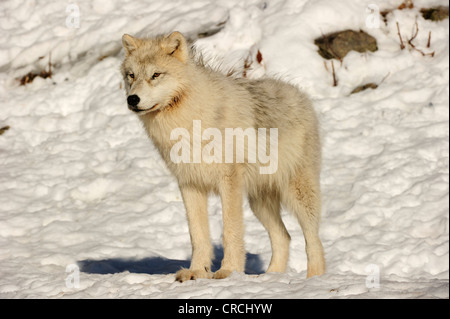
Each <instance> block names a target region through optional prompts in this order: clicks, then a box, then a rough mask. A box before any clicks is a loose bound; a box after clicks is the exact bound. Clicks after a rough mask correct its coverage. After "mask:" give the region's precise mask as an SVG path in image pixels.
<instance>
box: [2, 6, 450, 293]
mask: <svg viewBox="0 0 450 319" xmlns="http://www.w3.org/2000/svg"><path fill="white" fill-rule="evenodd" d="M401 2H402V1H400V0H391V1H387V0H386V1H373V0H364V1H359V0H358V1H356V0H345V1H344V0H342V1H332V0H314V1H312V0H311V1H307V0H272V1H270V0H267V1H262V0H252V1H240V0H229V1H228V0H227V1H213V0H197V1H192V2H186V1H168V0H158V1H156V0H153V1H139V2H138V1H131V0H127V1H106V0H96V1H81V0H80V1H76V2H72V4H71V5H69V2H68V1H45V2H39V1H32V0H26V1H13V0H8V1H1V3H0V30H1V34H2V36H1V37H0V83H1V85H0V103H1V110H0V128H2V127H5V126H9V127H10V128H9V130H5V131H4V132H3V134H2V135H0V298H92V297H98V298H103V297H106V298H109V297H113V298H141V297H145V298H448V297H449V286H448V282H449V62H448V59H449V20H448V19H445V20H443V21H441V22H432V21H429V20H424V19H423V18H422V16H421V14H420V11H419V10H420V8H422V7H430V6H432V5H439V4H443V5H447V6H448V1H444V0H442V1H438V0H436V1H435V0H432V1H425V0H414V4H415V7H414V8H413V9H406V10H393V11H392V12H391V13H390V14H388V15H387V16H386V18H387V23H386V24H385V23H384V22H383V21H382V20H381V21H380V25H379V27H378V28H373V26H376V25H374V22H376V21H377V20H376V19H377V18H379V15H378V14H376V11H377V10H378V9H379V10H387V9H395V8H397V7H398V6H399V5H400V4H401ZM373 3H375V4H376V5H375V7H374V6H372V5H371V6H369V5H370V4H373ZM368 8H372V11H371V10H369V9H368ZM373 10H375V11H373ZM374 12H375V13H374ZM374 14H375V16H373V15H374ZM371 15H372V16H371ZM373 18H375V20H374V19H373ZM415 21H417V25H418V28H419V32H418V34H417V37H416V38H415V39H414V40H413V43H414V45H415V46H416V48H417V49H419V50H421V51H423V52H424V53H429V52H432V51H434V52H435V54H434V57H431V56H422V54H421V53H420V52H419V51H418V50H414V49H412V48H411V46H409V45H408V44H407V43H406V48H405V49H404V50H401V49H400V41H399V36H398V34H397V27H396V22H398V23H399V26H400V30H401V33H402V36H403V39H405V41H406V42H407V40H408V39H410V38H411V37H412V34H413V33H414V24H415ZM218 24H220V27H222V29H221V30H220V32H218V33H216V34H214V35H212V36H209V37H205V38H201V39H198V41H197V45H198V47H200V48H202V49H203V50H204V52H205V54H206V55H207V56H212V57H217V59H218V60H219V61H222V64H223V65H228V66H230V65H231V66H234V67H239V66H241V65H243V60H244V59H245V58H246V57H247V56H248V55H249V52H251V55H252V56H254V55H255V54H256V52H257V51H258V50H259V51H260V52H261V55H262V58H263V61H262V62H263V64H264V66H261V65H258V63H256V62H255V63H254V64H253V65H252V67H253V69H251V70H249V71H248V72H247V73H248V76H249V77H260V76H277V77H281V78H283V79H285V80H287V81H290V82H291V83H294V84H296V85H298V86H299V87H301V88H303V89H304V90H305V91H307V92H308V93H309V94H310V95H311V97H312V99H313V100H314V103H315V108H316V110H317V113H318V114H319V117H320V120H321V128H322V135H323V154H324V160H323V173H322V190H323V218H322V224H321V231H320V233H321V237H322V240H323V244H324V248H325V253H326V259H327V273H326V274H325V275H323V276H321V277H315V278H311V279H305V276H306V256H305V252H304V241H303V236H302V233H301V229H300V227H299V226H298V224H297V222H296V221H295V220H294V218H293V217H292V216H290V215H288V214H287V213H283V219H284V221H285V223H286V226H287V228H288V230H289V232H290V234H291V236H292V242H291V256H290V261H289V269H288V271H287V273H285V274H264V273H263V272H264V270H265V268H266V267H267V266H268V263H269V261H270V256H271V251H270V244H269V238H268V236H267V233H266V232H265V231H264V229H263V227H262V226H261V225H260V224H259V222H258V221H257V220H256V218H255V217H254V216H253V214H252V213H251V211H250V209H249V207H248V204H246V205H245V223H246V235H245V240H246V249H247V252H248V253H247V257H248V258H247V270H246V274H240V273H234V274H232V276H231V277H229V278H227V279H224V280H197V281H190V282H185V283H178V282H175V281H174V275H173V273H174V272H175V271H176V270H178V269H179V268H180V267H181V266H188V265H189V259H190V252H191V246H190V242H189V233H188V227H187V223H186V220H185V213H184V208H183V203H182V201H181V196H180V193H179V191H178V188H177V184H176V182H175V180H174V178H173V177H171V175H170V174H169V172H168V170H167V169H166V167H165V165H164V164H163V162H162V160H161V159H160V158H159V155H158V154H157V152H156V150H155V149H154V147H153V146H152V144H151V143H150V142H149V141H148V139H147V137H146V136H145V133H144V131H143V129H142V127H141V125H140V123H139V121H138V119H137V117H136V116H135V115H134V114H132V113H131V112H130V111H129V110H128V109H127V107H126V102H125V94H124V90H123V88H122V84H121V81H122V80H121V76H120V73H119V65H120V63H121V60H122V58H123V53H122V52H121V51H120V49H121V36H122V34H123V33H129V34H132V35H140V36H145V35H154V34H160V33H165V32H170V31H173V30H179V31H182V32H184V33H185V34H187V35H188V36H189V37H190V38H191V39H193V40H196V39H197V38H198V36H197V35H198V34H199V33H202V32H205V31H211V30H214V29H217V28H218V27H217V25H218ZM345 29H353V30H360V29H361V30H364V31H366V32H368V33H369V34H371V35H372V36H374V37H375V38H376V40H377V42H378V51H376V52H370V53H357V52H351V53H349V54H348V55H347V56H346V57H345V58H344V60H343V62H342V63H339V62H338V61H335V63H334V65H335V69H336V76H337V80H338V86H337V87H333V78H332V74H331V64H330V62H329V61H327V62H326V63H324V61H325V60H324V59H323V58H322V57H321V56H320V55H319V54H317V47H316V46H315V45H314V39H315V38H317V37H319V36H321V35H322V34H326V33H329V32H335V31H341V30H345ZM429 32H431V41H430V47H429V48H427V41H428V37H429ZM50 53H51V61H52V71H53V76H52V78H51V79H50V78H48V79H42V78H36V79H35V80H34V81H33V82H32V83H30V84H27V85H25V86H20V85H19V82H18V80H17V78H20V77H21V76H23V75H25V74H26V73H28V72H29V71H32V70H34V71H40V70H42V69H44V68H45V67H47V64H48V60H49V54H50ZM325 65H326V66H327V68H325ZM368 82H374V83H376V84H378V88H377V89H375V90H372V89H369V90H366V91H363V92H360V93H357V94H352V95H350V92H351V91H352V90H353V89H354V88H355V87H356V86H358V85H361V84H365V83H368ZM210 227H211V234H212V240H213V242H214V244H215V247H216V249H215V250H216V255H217V257H218V258H217V260H216V262H215V265H216V267H217V265H218V264H219V263H220V257H221V254H223V251H222V246H221V236H222V224H221V207H220V200H219V199H218V198H217V197H212V198H211V200H210Z"/></svg>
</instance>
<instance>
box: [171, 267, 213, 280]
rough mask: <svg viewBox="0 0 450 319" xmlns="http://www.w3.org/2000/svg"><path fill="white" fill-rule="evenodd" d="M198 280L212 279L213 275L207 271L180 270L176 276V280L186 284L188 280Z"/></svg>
mask: <svg viewBox="0 0 450 319" xmlns="http://www.w3.org/2000/svg"><path fill="white" fill-rule="evenodd" d="M198 278H212V273H211V272H210V271H208V270H206V269H194V270H191V269H186V268H183V269H180V270H178V271H177V273H176V274H175V280H176V281H179V282H184V281H187V280H195V279H198Z"/></svg>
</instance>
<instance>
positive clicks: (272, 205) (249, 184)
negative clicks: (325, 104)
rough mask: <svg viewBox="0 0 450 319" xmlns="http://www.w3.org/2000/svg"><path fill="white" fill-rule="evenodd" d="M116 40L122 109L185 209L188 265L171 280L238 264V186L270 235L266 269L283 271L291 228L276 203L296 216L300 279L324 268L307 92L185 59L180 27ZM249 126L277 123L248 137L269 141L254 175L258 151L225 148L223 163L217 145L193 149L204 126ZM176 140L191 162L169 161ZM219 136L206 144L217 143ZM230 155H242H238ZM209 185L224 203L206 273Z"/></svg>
mask: <svg viewBox="0 0 450 319" xmlns="http://www.w3.org/2000/svg"><path fill="white" fill-rule="evenodd" d="M122 43H123V47H124V49H125V55H126V57H125V60H124V61H123V64H122V66H121V71H122V74H123V78H124V81H125V88H126V93H127V102H128V108H129V109H130V110H131V111H133V112H134V113H136V114H137V115H138V116H139V119H140V120H141V121H142V123H143V125H144V128H145V130H146V131H147V134H148V136H149V137H150V139H151V140H152V141H153V143H154V145H155V146H156V148H157V149H158V151H159V153H160V154H161V156H162V158H163V159H164V161H165V162H166V164H167V166H168V168H169V169H170V171H171V172H172V173H173V174H174V175H175V177H176V178H177V180H178V184H179V188H180V191H181V195H182V198H183V201H184V206H185V208H186V214H187V221H188V224H189V231H190V237H191V243H192V260H191V265H190V268H189V269H181V270H179V271H178V272H177V273H176V279H177V280H178V281H186V280H191V279H196V278H216V279H220V278H225V277H227V276H229V275H230V274H231V273H232V272H233V271H238V272H243V271H244V267H245V248H244V239H243V237H244V222H243V200H244V195H245V194H246V195H247V196H248V201H249V204H250V207H251V209H252V210H253V212H254V214H255V215H256V217H257V218H258V219H259V220H260V221H261V223H262V224H263V226H264V227H265V228H266V230H267V231H268V233H269V237H270V242H271V246H272V259H271V261H270V265H269V267H268V269H267V272H284V271H285V269H286V265H287V262H288V256H289V242H290V236H289V234H288V232H287V230H286V228H285V226H284V224H283V221H282V218H281V215H280V210H281V205H283V206H284V207H285V208H286V209H287V210H289V211H290V212H291V213H293V214H294V215H295V216H296V217H297V219H298V221H299V223H300V225H301V228H302V230H303V234H304V237H305V242H306V254H307V260H308V266H307V277H311V276H314V275H321V274H323V273H324V271H325V260H324V253H323V248H322V243H321V241H320V239H319V234H318V231H319V220H320V212H321V201H320V185H319V176H320V163H321V149H320V140H319V133H318V123H317V118H316V115H315V113H314V110H313V108H312V106H311V103H310V101H309V99H308V98H307V96H306V95H305V94H303V93H302V92H300V91H299V90H298V89H297V88H295V87H294V86H292V85H289V84H286V83H284V82H281V81H279V80H274V79H260V80H248V79H244V78H236V77H232V76H226V75H224V74H222V73H220V72H218V71H215V70H213V69H211V68H209V67H207V66H205V65H204V64H203V63H202V62H201V61H200V60H199V59H196V58H195V57H194V54H193V51H192V49H191V48H190V47H189V46H188V44H187V41H186V39H185V37H184V36H183V35H182V34H181V33H179V32H173V33H172V34H170V35H168V36H160V37H156V38H151V39H142V38H135V37H132V36H130V35H127V34H125V35H124V36H123V37H122ZM198 124H201V128H200V131H201V132H203V134H202V137H201V138H200V137H199V136H198V135H199V132H197V133H195V131H196V130H199V127H200V126H199V125H198ZM249 128H251V129H255V130H256V131H258V132H261V130H260V129H262V128H265V129H267V130H266V132H267V133H269V129H271V128H273V129H277V134H278V135H277V141H276V143H275V144H272V143H270V144H271V145H269V142H268V141H269V138H266V137H267V136H264V138H262V137H261V136H258V139H261V140H262V142H261V141H260V140H258V143H256V144H257V146H260V147H261V146H262V145H265V146H267V149H266V150H268V149H269V148H270V147H272V148H274V147H276V148H277V152H278V156H277V161H278V162H277V167H276V169H274V170H273V172H271V173H270V174H261V171H260V168H262V167H263V166H264V165H263V163H262V162H261V161H260V160H259V159H258V160H256V161H253V162H252V161H249V160H248V159H249V157H252V152H258V150H256V149H250V146H249V145H248V144H250V143H246V145H245V147H244V160H243V161H242V154H234V156H233V159H234V160H232V161H230V160H228V161H227V160H226V159H225V152H222V153H221V154H220V153H219V155H218V156H216V158H215V159H216V160H214V161H206V160H205V159H204V158H203V157H202V155H205V154H206V153H208V152H205V149H206V148H207V147H206V146H207V144H208V139H207V138H205V134H204V133H205V132H206V130H208V129H211V130H210V131H209V132H212V129H214V131H215V132H222V133H223V134H222V136H225V135H226V134H225V133H226V131H227V129H228V130H229V129H242V130H246V132H249V131H248V130H247V129H249ZM180 129H182V130H184V131H185V132H188V134H189V135H190V136H184V137H182V138H181V140H180V138H179V137H178V138H174V133H173V132H177V130H178V131H180ZM175 135H176V134H175ZM196 135H197V136H196ZM206 135H208V134H206ZM235 137H236V138H237V136H235ZM183 141H184V142H183ZM196 141H197V142H196ZM177 143H178V144H177ZM179 143H184V144H182V145H184V146H185V147H187V148H188V150H191V152H190V153H189V154H188V157H190V158H192V160H190V161H181V160H174V153H175V155H176V153H177V152H174V148H176V147H179V146H180V145H179ZM196 143H197V144H198V143H201V146H202V147H204V148H203V151H204V152H203V153H202V154H199V153H198V152H197V158H196V159H195V158H194V156H195V155H196V154H195V152H196V150H195V144H196ZM236 143H237V142H236ZM264 143H265V144H264ZM225 144H226V142H220V143H216V144H215V145H216V146H220V147H222V146H223V147H225V148H226V147H227V146H226V145H225ZM220 147H217V152H219V151H220ZM179 148H180V147H179ZM180 150H181V151H183V150H182V149H181V148H180ZM210 150H211V149H210ZM214 151H215V150H214ZM199 155H200V159H199ZM214 155H217V154H214ZM239 157H240V158H241V160H237V159H238V158H239ZM253 158H255V156H253ZM221 159H223V160H221ZM210 193H216V194H218V195H220V197H221V203H222V210H223V212H222V214H223V249H224V257H223V260H222V263H221V267H220V269H219V270H218V271H216V272H215V273H212V272H211V260H212V258H213V248H212V245H211V242H210V232H209V224H208V212H207V196H208V194H210Z"/></svg>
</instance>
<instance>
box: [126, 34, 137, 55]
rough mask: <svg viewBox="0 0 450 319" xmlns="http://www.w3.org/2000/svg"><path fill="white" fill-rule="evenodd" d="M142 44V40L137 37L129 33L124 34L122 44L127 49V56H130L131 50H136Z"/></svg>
mask: <svg viewBox="0 0 450 319" xmlns="http://www.w3.org/2000/svg"><path fill="white" fill-rule="evenodd" d="M140 44H141V41H140V40H139V39H137V38H133V37H132V36H131V35H129V34H124V35H123V36H122V45H123V47H124V49H125V53H126V56H129V55H130V54H131V52H133V51H134V50H136V49H137V48H138V47H139V45H140Z"/></svg>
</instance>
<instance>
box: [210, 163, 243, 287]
mask: <svg viewBox="0 0 450 319" xmlns="http://www.w3.org/2000/svg"><path fill="white" fill-rule="evenodd" d="M219 193H220V197H221V200H222V219H223V250H224V256H223V260H222V265H221V267H220V269H219V270H218V271H216V272H215V273H214V277H213V278H215V279H222V278H226V277H228V276H229V275H230V274H231V273H232V272H233V271H238V272H243V271H244V268H245V247H244V221H243V211H242V200H243V180H242V175H241V174H240V173H239V167H236V166H230V167H228V168H227V171H226V173H225V174H224V176H223V178H222V180H221V184H220V187H219Z"/></svg>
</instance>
